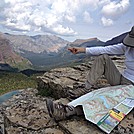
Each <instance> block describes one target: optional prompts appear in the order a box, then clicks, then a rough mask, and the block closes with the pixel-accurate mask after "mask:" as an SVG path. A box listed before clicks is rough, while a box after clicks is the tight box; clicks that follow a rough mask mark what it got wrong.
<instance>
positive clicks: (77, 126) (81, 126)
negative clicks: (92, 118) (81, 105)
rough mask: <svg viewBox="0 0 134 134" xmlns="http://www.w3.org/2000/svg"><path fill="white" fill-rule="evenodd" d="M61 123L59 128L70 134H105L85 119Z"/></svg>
mask: <svg viewBox="0 0 134 134" xmlns="http://www.w3.org/2000/svg"><path fill="white" fill-rule="evenodd" d="M76 118H77V119H75V117H73V118H72V119H71V120H67V121H62V122H59V126H60V127H61V128H62V129H64V130H65V131H67V132H68V133H70V134H91V133H92V134H105V133H104V132H102V131H101V130H100V129H99V128H98V127H97V126H96V125H94V124H92V123H90V122H88V121H86V120H85V119H84V117H81V118H78V117H76Z"/></svg>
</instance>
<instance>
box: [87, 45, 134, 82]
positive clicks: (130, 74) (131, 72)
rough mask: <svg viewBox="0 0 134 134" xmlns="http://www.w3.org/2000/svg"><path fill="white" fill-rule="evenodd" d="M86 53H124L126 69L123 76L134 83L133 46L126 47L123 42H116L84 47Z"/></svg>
mask: <svg viewBox="0 0 134 134" xmlns="http://www.w3.org/2000/svg"><path fill="white" fill-rule="evenodd" d="M86 54H88V55H94V56H95V55H100V54H108V55H125V65H126V69H125V70H124V72H123V74H122V75H123V76H124V77H125V78H127V79H129V80H130V81H132V82H133V83H134V48H131V47H127V46H125V45H123V44H117V45H112V46H107V47H91V48H86Z"/></svg>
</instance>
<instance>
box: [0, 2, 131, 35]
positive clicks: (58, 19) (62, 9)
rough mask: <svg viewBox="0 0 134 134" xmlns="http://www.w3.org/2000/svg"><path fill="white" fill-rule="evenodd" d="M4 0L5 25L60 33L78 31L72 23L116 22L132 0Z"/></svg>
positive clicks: (3, 22)
mask: <svg viewBox="0 0 134 134" xmlns="http://www.w3.org/2000/svg"><path fill="white" fill-rule="evenodd" d="M1 1H4V2H0V3H2V5H4V4H5V3H6V5H5V6H0V7H1V8H2V9H0V11H1V14H0V20H1V21H0V24H2V25H3V27H5V28H9V29H12V30H16V31H24V32H25V31H27V32H35V31H39V32H41V33H43V32H44V33H46V32H48V33H55V34H60V35H75V34H76V33H77V31H75V30H74V29H73V27H71V26H74V25H75V26H76V25H77V23H81V22H82V21H83V22H82V23H85V22H86V23H88V25H89V24H90V23H93V22H95V21H96V22H97V21H98V22H97V23H99V22H100V21H101V22H102V24H103V25H104V26H110V25H113V24H114V23H113V21H114V22H115V21H116V18H119V17H120V16H121V15H122V14H124V13H125V12H126V11H127V10H128V7H129V5H130V4H129V0H118V1H116V0H114V1H113V0H1ZM100 12H101V13H102V14H100ZM94 14H95V15H94ZM91 15H92V16H91ZM96 15H97V17H98V18H97V19H96ZM100 18H102V19H100ZM86 23H85V24H86ZM72 24H73V25H72ZM76 29H77V28H76Z"/></svg>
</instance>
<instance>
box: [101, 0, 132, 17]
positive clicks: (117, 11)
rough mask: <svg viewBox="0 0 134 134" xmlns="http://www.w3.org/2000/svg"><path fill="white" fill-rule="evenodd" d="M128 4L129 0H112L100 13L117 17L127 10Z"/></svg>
mask: <svg viewBox="0 0 134 134" xmlns="http://www.w3.org/2000/svg"><path fill="white" fill-rule="evenodd" d="M129 5H130V3H129V0H121V1H120V2H116V1H112V2H110V3H109V4H107V5H105V6H104V7H103V8H102V13H103V15H104V16H106V17H109V18H112V19H117V18H118V17H120V16H121V15H123V14H124V13H125V12H126V11H127V10H128V8H129Z"/></svg>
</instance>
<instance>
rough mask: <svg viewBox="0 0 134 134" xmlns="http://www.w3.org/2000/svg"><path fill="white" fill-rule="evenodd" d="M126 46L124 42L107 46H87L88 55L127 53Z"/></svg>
mask: <svg viewBox="0 0 134 134" xmlns="http://www.w3.org/2000/svg"><path fill="white" fill-rule="evenodd" d="M125 49H126V46H124V45H123V44H117V45H112V46H106V47H91V48H88V47H87V48H86V54H87V55H94V56H95V55H100V54H108V55H123V54H124V53H125Z"/></svg>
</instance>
